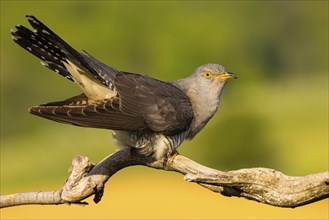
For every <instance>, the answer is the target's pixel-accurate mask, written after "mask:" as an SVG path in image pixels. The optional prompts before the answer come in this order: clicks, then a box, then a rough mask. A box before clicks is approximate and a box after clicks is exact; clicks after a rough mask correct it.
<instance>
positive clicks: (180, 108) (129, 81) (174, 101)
mask: <svg viewBox="0 0 329 220" xmlns="http://www.w3.org/2000/svg"><path fill="white" fill-rule="evenodd" d="M26 18H27V20H28V22H29V23H30V24H31V26H32V27H33V28H34V30H33V31H31V30H30V29H28V28H26V27H24V26H22V25H16V26H15V28H14V29H12V30H11V34H12V39H13V40H14V41H15V42H16V43H17V44H19V45H20V46H21V47H23V48H24V49H25V50H27V51H28V52H30V53H32V54H34V55H35V56H37V57H38V58H39V59H41V64H42V65H43V66H45V67H48V68H49V69H51V70H53V71H55V72H57V73H59V74H60V75H62V76H64V77H65V78H67V79H69V80H71V81H73V82H75V83H76V84H77V85H78V86H79V87H80V89H81V90H82V92H83V93H82V94H80V95H77V96H74V97H72V98H69V99H66V100H64V101H58V102H51V103H48V104H43V105H38V106H33V107H31V108H30V109H29V112H30V113H32V114H34V115H37V116H41V117H44V118H47V119H50V120H53V121H57V122H62V123H68V124H73V125H77V126H82V127H92V128H103V129H109V130H111V131H112V135H113V138H114V140H115V141H116V143H117V144H118V146H119V147H129V148H131V149H137V151H138V153H139V154H141V155H147V156H152V157H153V158H154V159H163V158H165V159H166V158H167V159H168V158H169V157H170V156H171V155H172V153H173V152H175V150H176V148H177V147H178V146H179V145H180V144H181V143H182V142H183V141H184V140H186V139H192V138H193V137H194V136H195V135H196V134H197V133H198V132H199V131H200V130H201V129H202V128H203V127H204V126H205V125H206V124H207V122H208V121H209V120H210V119H211V118H212V117H213V115H214V114H215V113H216V111H217V109H218V104H219V100H220V96H221V92H222V90H223V87H224V85H225V83H226V81H227V80H228V79H231V78H237V77H236V75H235V74H233V73H230V72H227V71H226V70H225V68H224V67H223V66H221V65H218V64H206V65H202V66H200V67H198V68H196V70H195V71H194V72H193V73H192V74H191V75H190V76H188V77H186V78H183V79H179V80H177V81H173V82H163V81H160V80H156V79H153V78H151V77H149V76H146V75H140V74H136V73H129V72H124V71H119V70H117V69H115V68H113V67H110V66H107V65H105V64H104V63H102V62H100V61H99V60H97V59H95V58H94V57H92V56H91V55H90V54H88V53H87V52H85V51H83V53H79V52H77V51H76V50H75V49H73V48H72V47H71V46H70V45H69V44H67V43H66V42H65V41H64V40H62V39H61V38H60V37H59V36H58V35H56V34H55V33H54V32H53V31H51V30H50V29H49V28H48V27H47V26H45V25H44V24H43V23H41V22H40V21H39V20H38V19H36V18H35V17H34V16H31V15H27V16H26Z"/></svg>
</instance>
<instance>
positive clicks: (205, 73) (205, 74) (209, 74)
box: [202, 71, 212, 79]
mask: <svg viewBox="0 0 329 220" xmlns="http://www.w3.org/2000/svg"><path fill="white" fill-rule="evenodd" d="M202 76H203V77H204V78H206V79H210V78H211V77H212V73H211V72H208V71H207V72H204V73H202Z"/></svg>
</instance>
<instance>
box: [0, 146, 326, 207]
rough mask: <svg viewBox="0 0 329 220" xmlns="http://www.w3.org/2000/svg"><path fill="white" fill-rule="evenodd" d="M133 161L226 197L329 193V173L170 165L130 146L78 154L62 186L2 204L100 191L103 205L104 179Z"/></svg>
mask: <svg viewBox="0 0 329 220" xmlns="http://www.w3.org/2000/svg"><path fill="white" fill-rule="evenodd" d="M134 165H144V166H148V167H151V168H155V169H163V170H168V171H174V172H179V173H181V174H183V175H185V176H184V179H185V180H187V181H190V182H196V183H198V184H199V185H201V186H203V187H205V188H207V189H209V190H211V191H213V192H216V193H220V194H222V195H224V196H236V197H244V198H247V199H251V200H254V201H258V202H261V203H265V204H268V205H272V206H278V207H291V208H292V207H297V206H302V205H306V204H309V203H312V202H315V201H318V200H321V199H325V198H328V197H329V172H328V171H327V172H322V173H317V174H311V175H308V176H303V177H292V176H286V175H284V174H282V173H281V172H278V171H275V170H273V169H267V168H250V169H240V170H234V171H228V172H223V171H219V170H215V169H211V168H208V167H205V166H203V165H201V164H198V163H196V162H194V161H193V160H190V159H189V158H186V157H184V156H182V155H175V156H173V157H172V158H170V159H169V161H168V162H167V163H164V161H152V159H151V158H147V157H141V156H138V155H134V154H133V153H131V151H130V150H128V149H122V150H119V151H117V152H115V153H113V154H112V155H110V156H108V157H107V158H105V159H104V160H103V161H101V162H99V163H98V164H96V165H95V164H93V163H91V162H89V160H88V158H87V157H83V156H76V157H75V158H74V159H73V162H72V166H71V168H70V173H71V174H70V176H69V178H68V179H67V181H66V183H65V184H64V186H63V188H62V189H60V190H56V191H50V192H29V193H16V194H11V195H2V196H1V197H0V207H1V208H3V207H10V206H18V205H27V204H64V203H69V204H82V205H85V204H87V203H86V202H83V201H82V200H84V199H85V198H87V197H89V196H92V195H95V197H94V202H95V203H98V202H99V201H100V200H101V198H102V195H103V191H104V187H105V183H106V182H107V180H108V179H109V178H110V177H111V176H112V175H113V174H115V173H116V172H117V171H119V170H121V169H123V168H125V167H129V166H134Z"/></svg>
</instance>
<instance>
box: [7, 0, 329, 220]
mask: <svg viewBox="0 0 329 220" xmlns="http://www.w3.org/2000/svg"><path fill="white" fill-rule="evenodd" d="M26 14H33V15H34V16H36V17H37V18H38V19H40V20H41V21H42V22H44V23H45V24H47V25H48V26H49V27H50V28H51V29H52V30H53V31H54V32H56V33H57V34H58V35H60V36H61V37H62V38H64V39H65V40H66V41H67V42H68V43H70V44H71V45H72V46H73V47H74V48H76V49H77V50H80V51H81V49H84V50H86V51H87V52H89V53H90V54H92V55H93V56H95V57H96V58H98V59H100V60H101V61H103V62H105V63H106V64H108V65H110V66H113V67H115V68H117V69H119V70H125V71H130V72H136V73H141V74H148V75H150V76H152V77H155V78H157V79H161V80H164V81H171V80H176V79H178V78H182V77H185V76H187V75H189V74H190V73H191V72H193V71H194V69H195V68H196V67H197V66H199V65H202V64H205V63H220V64H222V65H224V66H225V67H226V69H227V70H228V71H230V72H234V73H236V74H237V75H238V76H239V79H238V80H231V81H230V82H229V83H228V85H227V86H226V88H225V91H224V93H223V95H222V99H221V100H222V101H221V104H220V107H219V112H218V114H216V116H215V117H214V118H213V119H212V120H211V121H210V122H209V124H208V125H207V126H206V128H205V129H204V130H203V131H202V132H201V133H199V134H198V135H197V136H196V137H195V138H194V139H193V141H189V142H185V143H184V144H183V145H182V146H180V148H179V152H180V153H181V154H183V155H185V156H187V157H190V158H191V159H193V160H195V161H197V162H199V163H201V164H204V165H206V166H210V167H213V168H216V169H220V170H232V169H240V168H249V167H268V168H273V169H276V170H279V171H282V172H284V173H285V174H287V175H292V176H298V175H307V174H311V173H315V172H321V171H325V170H328V1H264V2H263V1H191V2H183V1H177V2H176V1H168V2H166V1H159V2H157V1H154V2H153V1H138V2H134V1H122V2H121V1H1V194H8V193H15V192H21V191H39V190H54V189H58V188H60V187H61V186H62V184H63V182H64V181H65V179H66V178H67V176H68V174H67V169H68V168H69V166H70V164H71V160H72V158H73V157H74V156H75V155H85V156H88V157H89V158H90V160H91V161H94V162H97V161H100V160H101V159H102V158H104V157H106V156H107V155H108V154H110V153H112V152H113V151H114V150H115V149H116V147H115V145H114V143H113V141H112V139H111V136H110V132H109V131H106V130H97V129H88V128H80V127H74V126H70V125H64V124H59V123H55V122H52V121H48V120H45V119H42V118H39V117H35V116H32V115H30V114H29V113H28V112H27V109H28V108H29V107H30V106H32V105H38V104H43V103H47V102H49V101H59V100H63V99H65V98H68V97H71V96H74V95H76V94H79V93H80V91H79V89H78V88H77V86H75V85H74V84H72V83H71V82H70V81H68V80H65V79H64V78H63V77H61V76H59V75H57V74H56V73H54V72H51V71H50V70H48V69H46V68H44V67H42V66H41V65H40V62H39V61H38V60H37V59H36V58H35V57H34V56H32V55H31V54H28V53H27V52H26V51H24V50H23V49H22V48H20V47H19V46H18V45H15V44H14V43H13V42H12V40H11V37H10V28H13V27H14V25H16V24H22V25H25V26H28V27H29V25H28V23H27V21H26V19H25V17H24V16H25V15H26ZM88 201H89V202H90V204H91V205H90V206H88V207H80V206H66V205H65V206H25V207H15V208H10V209H4V210H1V219H19V218H25V219H26V218H30V219H39V218H40V219H45V218H51V219H60V218H65V219H67V218H75V219H77V218H79V219H83V218H84V219H89V218H93V219H108V218H125V219H127V218H130V219H131V218H143V219H145V218H151V219H155V218H162V219H164V218H173V219H178V218H185V219H190V218H203V219H207V218H216V219H219V218H225V219H228V218H234V219H239V218H253V219H256V218H259V219H266V218H267V219H277V218H283V219H293V218H294V219H303V218H304V219H327V218H328V209H329V208H328V200H324V201H320V202H317V203H314V204H311V205H308V206H305V207H301V208H296V209H293V210H292V209H282V208H275V207H268V206H266V205H262V204H258V203H255V202H252V201H247V200H245V199H237V198H226V197H223V196H220V195H216V194H214V193H212V192H210V191H207V190H205V189H203V188H201V187H200V186H198V185H196V184H192V183H186V182H184V181H183V177H182V176H181V175H179V174H175V173H169V172H163V171H157V170H151V169H148V168H146V167H131V168H127V169H124V170H122V171H120V172H119V173H118V174H116V175H115V176H113V177H112V178H111V179H110V181H109V182H108V183H107V187H106V192H105V195H104V198H103V200H102V201H101V202H100V204H98V205H95V204H93V202H92V200H91V199H88ZM236 210H240V211H238V212H237V211H236Z"/></svg>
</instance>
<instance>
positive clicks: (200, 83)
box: [191, 64, 237, 93]
mask: <svg viewBox="0 0 329 220" xmlns="http://www.w3.org/2000/svg"><path fill="white" fill-rule="evenodd" d="M191 78H192V79H193V81H194V82H195V83H194V85H195V86H196V87H198V88H199V89H200V92H201V90H205V91H208V92H213V93H217V92H219V91H220V90H221V89H222V88H223V86H224V85H225V83H226V81H227V80H228V79H236V78H237V76H236V75H235V74H234V73H230V72H227V71H226V70H225V68H224V67H223V66H221V65H219V64H205V65H202V66H199V67H198V68H197V69H196V70H195V71H194V73H193V74H192V75H191Z"/></svg>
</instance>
